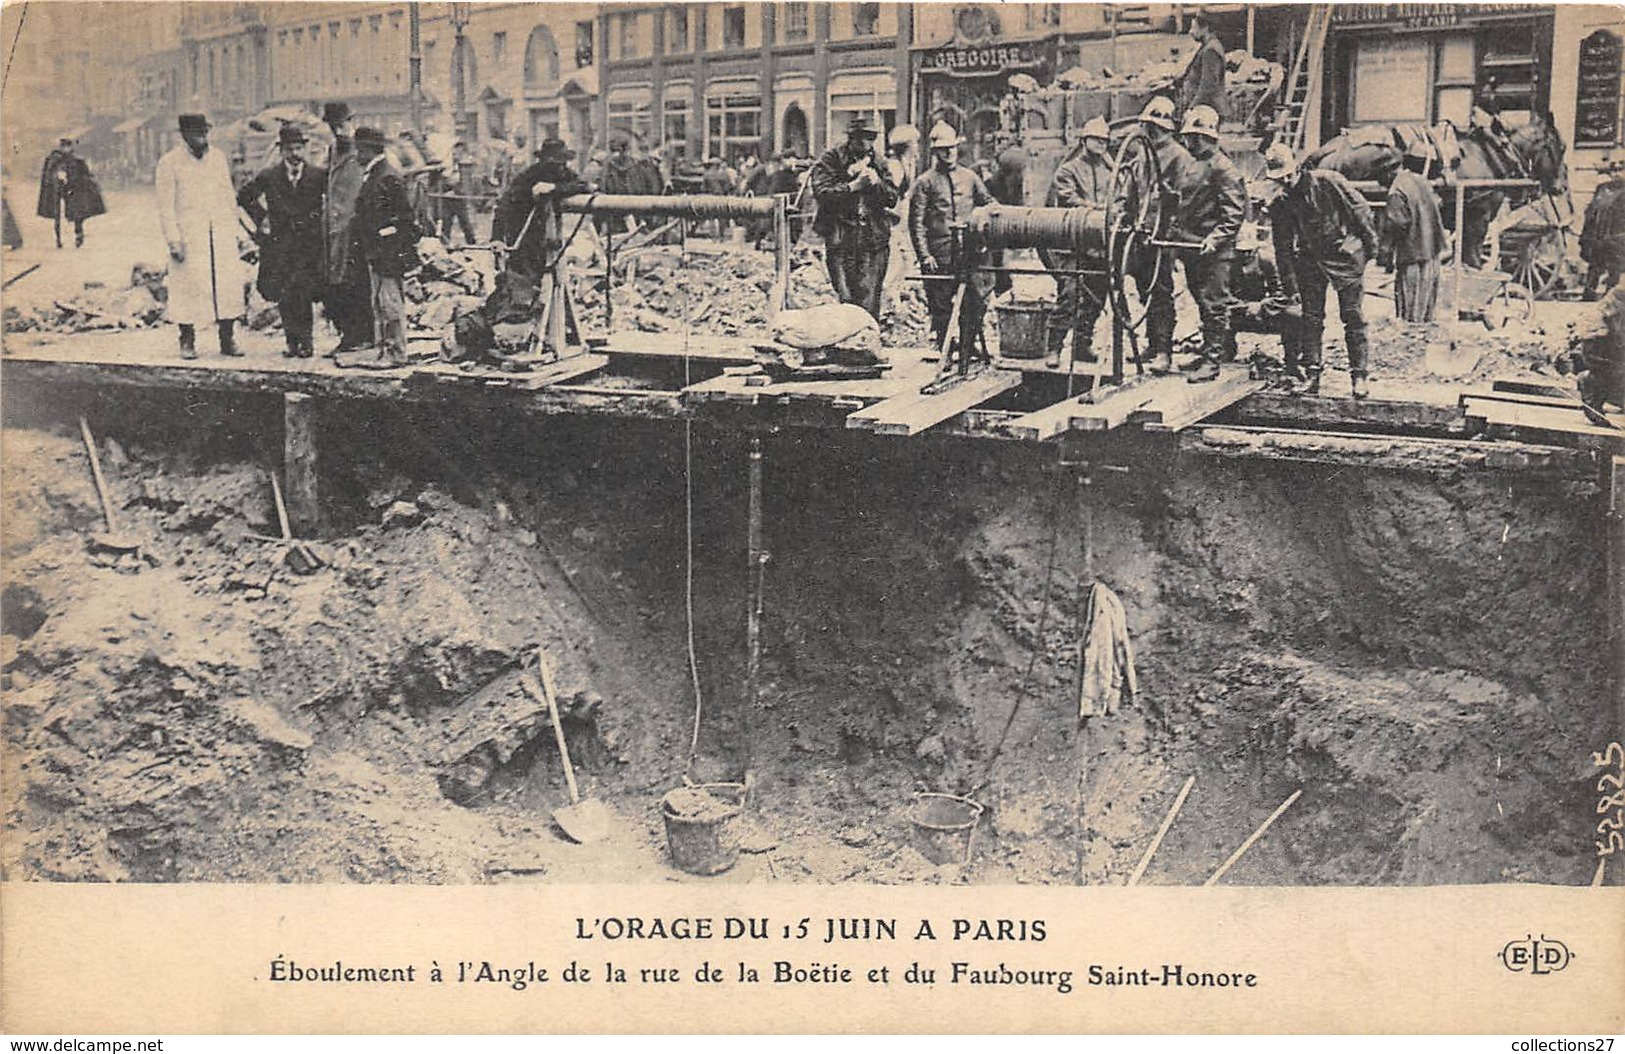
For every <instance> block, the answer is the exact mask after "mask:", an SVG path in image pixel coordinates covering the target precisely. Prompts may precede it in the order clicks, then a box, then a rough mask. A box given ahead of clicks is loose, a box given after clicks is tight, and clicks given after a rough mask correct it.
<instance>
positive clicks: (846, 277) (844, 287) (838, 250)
mask: <svg viewBox="0 0 1625 1054" xmlns="http://www.w3.org/2000/svg"><path fill="white" fill-rule="evenodd" d="M887 249H888V247H887V246H884V245H882V246H880V247H879V248H874V249H871V248H868V247H866V246H863V245H831V246H829V247H827V248H826V249H825V250H824V263H825V264H826V265H827V266H828V267H829V284H830V285H831V286H833V287H834V288H835V295H836V296H837V297H839V298H840V301H841V303H843V304H856V305H858V306H859V307H861V308H863V310H865V311H867V312H869V314H871V315H873V316H874V317H875V319H876V320H877V321H878V320H879V318H880V287H881V286H882V285H883V284H884V283H885V281H886V260H887V257H889V256H890V255H891V254H890V253H889V252H888V251H887ZM938 284H939V285H941V284H946V283H938Z"/></svg>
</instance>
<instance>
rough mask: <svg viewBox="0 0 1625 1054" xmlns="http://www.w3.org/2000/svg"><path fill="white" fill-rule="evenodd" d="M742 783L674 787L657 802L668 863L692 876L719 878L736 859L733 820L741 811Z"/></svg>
mask: <svg viewBox="0 0 1625 1054" xmlns="http://www.w3.org/2000/svg"><path fill="white" fill-rule="evenodd" d="M744 807H745V785H744V784H743V783H702V784H700V785H699V786H696V787H678V788H677V789H676V790H672V791H668V792H667V793H666V796H665V797H664V798H662V799H661V800H660V815H661V816H662V817H664V818H665V821H666V848H667V849H669V850H670V851H671V862H672V863H673V864H674V865H676V866H677V867H678V868H680V869H681V870H683V871H687V872H688V873H689V874H692V875H720V874H721V873H722V872H724V871H726V870H728V869H729V868H730V867H733V866H734V864H735V863H737V862H738V860H739V839H738V837H737V836H736V835H735V833H734V830H733V826H734V820H735V818H737V817H738V816H739V814H740V813H741V812H742V811H744Z"/></svg>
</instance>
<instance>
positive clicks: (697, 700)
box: [677, 221, 705, 781]
mask: <svg viewBox="0 0 1625 1054" xmlns="http://www.w3.org/2000/svg"><path fill="white" fill-rule="evenodd" d="M677 245H678V259H679V261H680V262H681V263H682V272H683V275H684V276H685V277H684V278H683V279H682V280H681V281H679V282H678V289H679V291H680V294H681V296H682V302H683V387H684V388H687V387H688V386H689V385H690V384H692V383H694V381H693V375H692V372H691V367H692V365H693V358H692V356H691V352H690V343H691V340H692V338H693V335H694V320H693V319H692V318H690V317H689V313H690V310H691V308H690V304H689V295H688V293H689V290H688V279H687V277H686V276H687V274H688V223H687V222H686V221H679V222H678V224H677ZM683 526H684V562H683V612H684V619H685V625H686V631H687V637H688V674H689V679H690V681H691V682H692V683H693V686H694V731H693V734H692V735H691V736H690V737H689V741H688V764H687V765H686V766H684V768H683V777H684V779H685V781H686V780H689V779H691V778H692V777H693V775H694V762H695V760H696V759H697V758H698V757H699V753H700V718H701V717H702V716H703V715H704V713H705V696H704V693H703V692H702V690H701V688H700V658H699V652H698V650H697V649H696V648H695V646H694V418H693V416H692V415H686V414H685V415H684V417H683Z"/></svg>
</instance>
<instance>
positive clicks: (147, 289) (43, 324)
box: [5, 264, 169, 333]
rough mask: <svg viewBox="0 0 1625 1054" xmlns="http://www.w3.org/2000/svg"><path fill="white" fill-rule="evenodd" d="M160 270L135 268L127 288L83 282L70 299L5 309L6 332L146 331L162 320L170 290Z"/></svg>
mask: <svg viewBox="0 0 1625 1054" xmlns="http://www.w3.org/2000/svg"><path fill="white" fill-rule="evenodd" d="M164 274H165V272H164V271H163V270H162V269H161V268H157V267H153V266H152V265H150V264H136V265H135V267H134V268H132V269H131V271H130V284H129V285H128V286H127V287H125V288H124V289H111V288H109V287H108V286H107V285H106V283H104V282H86V283H85V284H84V288H83V289H82V290H81V291H80V292H78V293H76V294H74V295H73V296H69V297H60V298H56V299H53V300H52V301H50V302H49V303H46V304H35V305H30V306H25V307H18V306H16V305H14V304H8V305H6V310H5V331H6V332H7V333H24V332H28V331H31V330H35V331H43V332H51V333H83V332H87V331H90V330H108V329H145V328H147V327H150V326H156V325H158V324H159V323H161V322H162V321H163V320H164V316H165V304H166V303H167V301H168V300H169V290H167V289H166V288H165V287H164Z"/></svg>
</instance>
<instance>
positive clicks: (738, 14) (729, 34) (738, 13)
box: [722, 7, 745, 50]
mask: <svg viewBox="0 0 1625 1054" xmlns="http://www.w3.org/2000/svg"><path fill="white" fill-rule="evenodd" d="M722 46H723V47H724V48H728V49H730V50H731V49H734V48H742V47H744V46H745V9H744V8H743V7H725V8H723V9H722Z"/></svg>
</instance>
